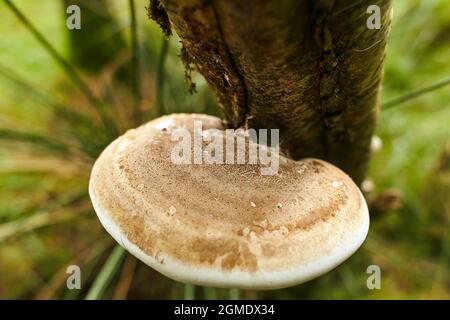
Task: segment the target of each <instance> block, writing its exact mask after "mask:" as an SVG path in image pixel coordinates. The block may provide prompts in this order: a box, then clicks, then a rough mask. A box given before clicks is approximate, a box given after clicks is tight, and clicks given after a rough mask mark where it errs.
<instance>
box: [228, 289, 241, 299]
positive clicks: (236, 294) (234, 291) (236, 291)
mask: <svg viewBox="0 0 450 320" xmlns="http://www.w3.org/2000/svg"><path fill="white" fill-rule="evenodd" d="M239 296H240V292H239V289H230V290H229V298H230V300H239Z"/></svg>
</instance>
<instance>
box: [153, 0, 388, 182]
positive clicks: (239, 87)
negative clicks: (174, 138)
mask: <svg viewBox="0 0 450 320" xmlns="http://www.w3.org/2000/svg"><path fill="white" fill-rule="evenodd" d="M156 1H157V0H152V2H153V3H152V7H155V2H156ZM370 5H378V6H379V7H380V9H381V23H382V24H381V29H379V30H377V29H374V30H371V29H369V28H368V27H367V25H366V21H367V19H368V18H369V16H370V14H368V13H366V10H367V8H368V6H370ZM158 8H159V10H157V11H158V12H156V14H157V15H158V17H157V18H158V19H157V20H158V22H159V23H160V24H161V25H163V27H166V28H167V26H168V25H169V21H170V25H171V26H172V27H173V28H174V29H175V31H176V32H177V33H178V35H179V36H180V38H181V39H182V44H183V47H184V51H185V54H184V55H183V56H184V60H185V62H188V63H189V62H192V63H194V64H195V65H196V67H197V69H198V70H199V71H200V72H201V73H202V74H203V75H204V77H205V78H206V80H207V81H208V83H209V84H210V86H211V87H212V88H213V89H214V90H215V92H216V93H217V96H218V98H219V101H220V104H221V106H222V108H223V110H224V112H225V116H226V120H227V121H228V123H229V124H230V126H233V127H239V126H242V125H243V124H245V123H248V125H249V126H250V127H253V128H280V133H281V147H282V149H283V150H285V151H286V152H287V153H288V154H289V155H290V156H291V157H292V158H294V159H298V158H303V157H318V158H321V159H325V160H328V161H330V162H332V163H334V164H336V165H337V166H339V167H340V168H342V169H343V170H345V171H346V172H347V173H348V174H350V175H351V176H352V177H353V179H354V180H355V181H356V182H358V183H359V182H361V181H362V179H363V178H364V175H365V173H366V170H367V164H368V160H369V156H370V140H371V137H372V134H373V132H374V128H375V123H376V118H377V112H378V104H379V103H378V102H379V92H380V86H381V79H382V70H383V63H384V57H385V48H386V41H387V36H388V33H389V29H390V20H391V13H392V11H391V6H390V0H367V1H366V0H363V1H357V0H336V1H334V0H267V1H257V0H248V1H244V0H161V3H160V4H159V7H158ZM166 13H167V14H166ZM164 18H166V20H167V18H168V20H167V21H166V22H165V21H164ZM164 24H166V26H164Z"/></svg>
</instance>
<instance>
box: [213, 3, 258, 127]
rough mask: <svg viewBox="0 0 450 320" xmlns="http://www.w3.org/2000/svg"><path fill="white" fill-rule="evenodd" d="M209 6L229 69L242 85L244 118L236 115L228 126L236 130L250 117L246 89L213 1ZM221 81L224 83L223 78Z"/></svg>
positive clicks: (245, 123)
mask: <svg viewBox="0 0 450 320" xmlns="http://www.w3.org/2000/svg"><path fill="white" fill-rule="evenodd" d="M210 5H211V7H212V9H213V11H214V16H215V18H216V21H217V26H218V29H219V33H220V38H221V39H222V41H223V43H224V45H225V50H226V52H227V55H228V56H229V58H230V62H231V68H232V69H233V70H234V71H235V72H236V75H237V77H238V78H239V82H240V83H241V85H242V108H243V109H244V110H243V111H242V112H243V115H244V116H243V117H239V115H238V114H236V119H237V120H236V122H234V123H231V124H229V125H231V126H232V127H234V128H235V129H236V128H238V127H242V126H243V125H247V121H248V118H249V117H250V115H249V114H248V108H247V88H246V85H245V80H244V78H243V77H242V75H241V74H240V73H239V72H238V71H237V70H238V69H237V67H236V63H235V62H234V60H233V56H232V55H231V53H230V50H229V48H228V45H227V42H226V41H225V37H224V34H223V29H222V26H221V23H220V17H219V15H218V13H217V9H216V7H215V6H214V1H211V2H210ZM223 80H225V81H226V79H225V78H224V79H223Z"/></svg>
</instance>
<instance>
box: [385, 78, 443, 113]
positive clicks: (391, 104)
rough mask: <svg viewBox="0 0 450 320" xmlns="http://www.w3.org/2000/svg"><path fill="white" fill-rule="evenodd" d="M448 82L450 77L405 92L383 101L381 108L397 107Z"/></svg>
mask: <svg viewBox="0 0 450 320" xmlns="http://www.w3.org/2000/svg"><path fill="white" fill-rule="evenodd" d="M448 84H450V78H447V79H444V80H441V81H439V82H436V83H434V84H432V85H430V86H428V87H425V88H422V89H419V90H415V91H412V92H409V93H407V94H405V95H403V96H400V97H397V98H394V99H392V100H390V101H387V102H385V103H383V104H382V105H381V109H382V110H386V109H390V108H392V107H395V106H397V105H399V104H402V103H404V102H407V101H409V100H412V99H415V98H417V97H419V96H421V95H423V94H426V93H428V92H431V91H434V90H437V89H440V88H442V87H444V86H446V85H448Z"/></svg>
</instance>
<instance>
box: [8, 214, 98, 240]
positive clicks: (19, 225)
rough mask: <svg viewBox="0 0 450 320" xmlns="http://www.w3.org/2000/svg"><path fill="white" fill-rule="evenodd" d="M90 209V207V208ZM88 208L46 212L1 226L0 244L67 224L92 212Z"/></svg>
mask: <svg viewBox="0 0 450 320" xmlns="http://www.w3.org/2000/svg"><path fill="white" fill-rule="evenodd" d="M89 207H90V206H89ZM89 207H88V206H84V207H82V208H81V209H83V210H73V209H72V210H60V211H52V212H44V213H38V214H33V215H31V216H28V217H25V218H21V219H17V220H14V221H11V222H7V223H4V224H1V225H0V243H2V242H4V241H6V240H7V239H8V238H10V237H13V236H17V235H19V234H22V233H25V232H30V231H32V230H35V229H38V228H42V227H46V226H50V225H54V224H57V223H62V222H66V221H67V220H70V219H74V218H78V217H80V214H82V213H87V212H90V210H88V208H89Z"/></svg>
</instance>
